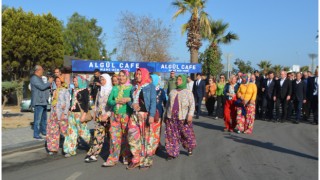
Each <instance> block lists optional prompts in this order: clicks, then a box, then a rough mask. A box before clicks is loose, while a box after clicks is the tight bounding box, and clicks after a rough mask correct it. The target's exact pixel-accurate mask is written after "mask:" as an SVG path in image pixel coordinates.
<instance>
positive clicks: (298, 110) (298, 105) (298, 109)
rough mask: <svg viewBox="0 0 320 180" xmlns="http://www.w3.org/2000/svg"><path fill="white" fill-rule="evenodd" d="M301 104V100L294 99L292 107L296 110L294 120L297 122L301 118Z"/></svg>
mask: <svg viewBox="0 0 320 180" xmlns="http://www.w3.org/2000/svg"><path fill="white" fill-rule="evenodd" d="M302 104H303V102H302V101H298V100H295V101H294V106H295V108H294V109H295V111H296V121H298V122H299V121H300V120H301V112H302Z"/></svg>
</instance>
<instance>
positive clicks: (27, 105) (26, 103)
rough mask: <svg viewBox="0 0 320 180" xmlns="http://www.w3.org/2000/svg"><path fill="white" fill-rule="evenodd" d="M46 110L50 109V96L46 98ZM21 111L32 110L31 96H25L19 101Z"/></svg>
mask: <svg viewBox="0 0 320 180" xmlns="http://www.w3.org/2000/svg"><path fill="white" fill-rule="evenodd" d="M48 102H49V103H48V105H47V111H50V109H51V98H49V99H48ZM20 111H21V112H33V111H34V108H33V107H32V106H31V98H25V99H23V100H22V101H21V103H20Z"/></svg>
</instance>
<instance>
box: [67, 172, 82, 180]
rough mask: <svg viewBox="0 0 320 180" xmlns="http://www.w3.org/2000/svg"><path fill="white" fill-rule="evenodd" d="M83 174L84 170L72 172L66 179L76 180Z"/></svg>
mask: <svg viewBox="0 0 320 180" xmlns="http://www.w3.org/2000/svg"><path fill="white" fill-rule="evenodd" d="M81 174H82V172H75V173H73V174H71V176H69V177H68V178H67V179H66V180H75V179H77V178H78V177H79V176H81Z"/></svg>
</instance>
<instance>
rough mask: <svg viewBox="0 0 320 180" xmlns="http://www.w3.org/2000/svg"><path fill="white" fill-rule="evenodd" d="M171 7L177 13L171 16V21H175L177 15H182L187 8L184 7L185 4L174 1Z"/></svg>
mask: <svg viewBox="0 0 320 180" xmlns="http://www.w3.org/2000/svg"><path fill="white" fill-rule="evenodd" d="M172 5H173V6H175V7H177V8H178V11H177V12H176V13H174V15H173V17H172V18H173V19H176V18H177V17H178V16H179V15H181V14H184V13H185V12H186V10H187V7H186V6H185V4H184V3H183V2H181V1H178V0H177V1H175V2H173V3H172Z"/></svg>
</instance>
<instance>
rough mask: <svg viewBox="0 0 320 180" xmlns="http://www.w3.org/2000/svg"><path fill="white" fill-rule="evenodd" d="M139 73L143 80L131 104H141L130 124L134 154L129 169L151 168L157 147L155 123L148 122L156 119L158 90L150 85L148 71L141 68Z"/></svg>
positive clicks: (137, 87)
mask: <svg viewBox="0 0 320 180" xmlns="http://www.w3.org/2000/svg"><path fill="white" fill-rule="evenodd" d="M137 71H140V72H141V74H142V80H141V82H139V83H138V85H137V86H136V87H135V88H133V90H132V91H131V97H132V101H133V102H131V104H139V107H140V110H139V111H135V112H133V114H132V116H131V117H130V120H129V123H128V127H129V131H128V140H129V145H130V151H131V153H132V159H131V164H130V165H129V166H128V169H132V168H134V167H136V166H140V167H150V166H151V165H152V163H153V155H154V153H153V151H154V149H155V147H154V146H155V145H156V146H157V144H156V143H155V140H156V139H155V138H154V137H153V134H154V133H153V131H152V127H153V123H151V124H150V123H149V122H148V118H149V117H154V116H155V113H156V101H155V99H156V90H155V87H154V85H153V84H151V83H150V75H149V72H148V70H147V69H145V68H139V69H138V70H137ZM150 127H151V128H150Z"/></svg>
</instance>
